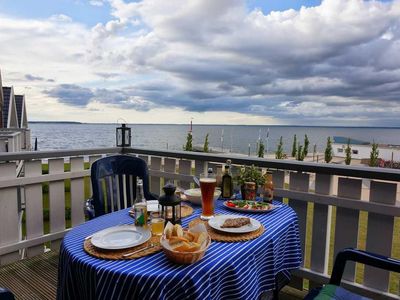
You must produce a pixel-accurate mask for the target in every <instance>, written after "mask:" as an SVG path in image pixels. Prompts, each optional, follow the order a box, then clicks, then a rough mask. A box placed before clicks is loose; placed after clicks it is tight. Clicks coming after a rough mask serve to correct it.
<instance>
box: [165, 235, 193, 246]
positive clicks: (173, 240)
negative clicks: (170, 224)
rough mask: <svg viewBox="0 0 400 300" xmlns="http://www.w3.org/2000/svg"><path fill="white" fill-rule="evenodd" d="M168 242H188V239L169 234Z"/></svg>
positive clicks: (171, 243)
mask: <svg viewBox="0 0 400 300" xmlns="http://www.w3.org/2000/svg"><path fill="white" fill-rule="evenodd" d="M168 242H169V244H170V245H171V246H172V245H174V244H177V243H180V242H187V243H189V242H190V241H189V240H188V239H185V238H184V237H179V236H171V238H170V239H169V240H168Z"/></svg>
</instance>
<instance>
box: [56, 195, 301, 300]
mask: <svg viewBox="0 0 400 300" xmlns="http://www.w3.org/2000/svg"><path fill="white" fill-rule="evenodd" d="M275 204H279V205H281V207H279V208H277V209H275V210H273V211H271V212H267V213H247V214H245V215H246V216H250V217H252V218H254V219H257V220H259V221H260V222H261V223H262V224H263V225H264V227H265V232H264V233H263V234H262V235H261V236H260V237H258V238H256V239H254V240H250V241H247V242H237V243H222V242H214V241H213V242H212V243H211V245H210V247H209V249H208V250H207V252H206V254H205V256H204V258H203V259H202V260H200V261H198V262H197V263H195V264H192V265H176V264H173V263H171V262H170V261H168V259H167V258H166V256H165V255H164V253H163V252H159V253H156V254H153V255H149V256H146V257H142V258H139V259H132V260H103V259H97V258H95V257H92V256H90V255H88V254H87V253H86V252H85V251H84V249H83V242H84V239H85V237H87V236H89V235H91V234H93V233H95V232H97V231H99V230H102V229H105V228H107V227H111V226H115V225H118V224H132V223H133V219H132V218H131V217H130V216H129V214H128V210H121V211H117V212H114V213H111V214H107V215H104V216H101V217H98V218H95V219H93V220H91V221H88V222H86V223H84V224H82V225H80V226H77V227H75V228H73V229H72V230H71V231H70V232H68V233H67V235H66V236H65V237H64V240H63V243H62V245H61V249H60V261H59V270H58V272H59V273H58V289H57V299H257V298H258V297H259V296H260V295H261V294H262V293H263V292H265V291H268V290H272V289H274V288H275V278H276V276H277V274H286V275H289V271H290V270H291V269H296V268H299V267H300V265H301V260H302V255H301V247H300V238H299V229H298V222H297V215H296V213H295V212H294V211H293V210H292V209H291V208H290V207H289V206H287V205H284V204H282V203H278V202H276V203H275ZM194 208H195V209H194V213H193V215H191V216H189V217H187V218H185V219H183V221H182V225H183V226H184V227H185V226H187V225H188V223H189V222H190V221H192V220H193V219H195V218H197V217H198V216H199V214H200V212H201V208H200V207H198V206H195V207H194ZM216 213H218V214H240V215H244V214H243V213H238V212H235V211H232V210H229V209H227V208H225V207H224V206H223V205H222V201H217V204H216Z"/></svg>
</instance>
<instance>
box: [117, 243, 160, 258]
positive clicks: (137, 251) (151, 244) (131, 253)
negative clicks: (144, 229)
mask: <svg viewBox="0 0 400 300" xmlns="http://www.w3.org/2000/svg"><path fill="white" fill-rule="evenodd" d="M154 246H155V245H154V244H153V243H150V245H148V246H147V247H144V248H141V249H139V250H136V251H133V252H130V253H126V254H123V255H122V256H123V257H128V256H131V255H133V254H136V253H139V252H141V251H144V250H147V249H150V248H153V247H154Z"/></svg>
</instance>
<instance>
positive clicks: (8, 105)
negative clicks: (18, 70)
mask: <svg viewBox="0 0 400 300" xmlns="http://www.w3.org/2000/svg"><path fill="white" fill-rule="evenodd" d="M3 97H4V98H3V128H19V124H18V116H17V106H16V104H15V96H14V88H13V87H5V86H3Z"/></svg>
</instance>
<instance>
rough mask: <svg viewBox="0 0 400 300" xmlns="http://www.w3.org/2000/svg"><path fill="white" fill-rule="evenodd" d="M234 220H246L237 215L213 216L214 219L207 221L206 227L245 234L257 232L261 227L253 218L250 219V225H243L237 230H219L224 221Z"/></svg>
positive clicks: (223, 229)
mask: <svg viewBox="0 0 400 300" xmlns="http://www.w3.org/2000/svg"><path fill="white" fill-rule="evenodd" d="M236 218H247V217H246V216H238V215H220V216H215V217H214V218H212V219H210V220H209V221H208V225H210V227H212V228H214V229H216V230H219V231H223V232H229V233H247V232H252V231H255V230H257V229H258V228H260V227H261V223H260V222H259V221H257V220H255V219H253V218H250V224H248V225H244V226H242V227H239V228H221V226H222V224H224V222H225V220H226V219H236Z"/></svg>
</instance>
